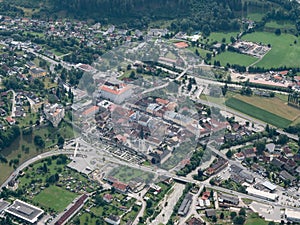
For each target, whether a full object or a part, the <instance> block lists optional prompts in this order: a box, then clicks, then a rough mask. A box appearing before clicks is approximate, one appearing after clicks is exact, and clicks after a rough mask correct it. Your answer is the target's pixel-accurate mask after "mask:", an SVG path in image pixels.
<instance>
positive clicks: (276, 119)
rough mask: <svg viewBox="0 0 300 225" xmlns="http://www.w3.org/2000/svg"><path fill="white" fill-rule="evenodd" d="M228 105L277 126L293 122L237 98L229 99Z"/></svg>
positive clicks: (285, 125) (281, 126)
mask: <svg viewBox="0 0 300 225" xmlns="http://www.w3.org/2000/svg"><path fill="white" fill-rule="evenodd" d="M226 105H227V106H228V107H230V108H233V109H236V110H238V111H240V112H242V113H245V114H247V115H249V116H252V117H254V118H257V119H259V120H261V121H264V122H266V123H269V124H272V125H274V126H276V127H280V128H283V127H287V126H288V125H289V124H290V123H291V121H290V120H287V119H285V118H283V117H280V116H277V115H275V114H273V113H271V112H268V111H266V110H264V109H260V108H258V107H256V106H253V105H250V104H248V103H246V102H244V101H241V100H239V99H236V98H230V99H228V100H227V101H226Z"/></svg>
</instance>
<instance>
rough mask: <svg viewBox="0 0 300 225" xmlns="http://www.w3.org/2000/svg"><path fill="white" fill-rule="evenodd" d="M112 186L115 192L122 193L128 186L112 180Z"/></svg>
mask: <svg viewBox="0 0 300 225" xmlns="http://www.w3.org/2000/svg"><path fill="white" fill-rule="evenodd" d="M112 186H113V187H114V188H115V190H116V191H117V192H119V193H122V194H125V193H126V192H127V191H128V188H129V187H128V185H127V184H124V183H121V182H119V181H116V182H114V183H113V185H112Z"/></svg>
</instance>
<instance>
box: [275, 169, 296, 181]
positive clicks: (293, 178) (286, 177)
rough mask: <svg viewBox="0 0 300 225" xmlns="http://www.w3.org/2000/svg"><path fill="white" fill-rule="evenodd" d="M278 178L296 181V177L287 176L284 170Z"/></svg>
mask: <svg viewBox="0 0 300 225" xmlns="http://www.w3.org/2000/svg"><path fill="white" fill-rule="evenodd" d="M279 176H281V177H282V178H283V179H286V180H290V181H294V180H296V177H294V176H292V175H291V174H289V173H288V172H287V171H286V170H283V171H281V172H280V174H279Z"/></svg>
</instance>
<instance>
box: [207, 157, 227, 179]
mask: <svg viewBox="0 0 300 225" xmlns="http://www.w3.org/2000/svg"><path fill="white" fill-rule="evenodd" d="M227 165H228V161H227V160H225V159H223V158H221V159H219V160H218V161H217V162H216V163H214V164H213V165H211V166H210V167H209V168H208V169H207V170H206V171H205V173H206V174H207V175H209V176H211V175H213V174H215V173H218V172H220V171H221V170H222V169H224V168H225V167H226V166H227Z"/></svg>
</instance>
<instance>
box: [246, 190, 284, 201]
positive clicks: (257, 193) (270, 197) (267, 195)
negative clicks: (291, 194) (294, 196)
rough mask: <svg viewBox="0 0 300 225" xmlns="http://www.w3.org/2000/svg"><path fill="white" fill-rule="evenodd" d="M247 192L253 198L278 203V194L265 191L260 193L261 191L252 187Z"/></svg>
mask: <svg viewBox="0 0 300 225" xmlns="http://www.w3.org/2000/svg"><path fill="white" fill-rule="evenodd" d="M246 191H247V192H248V194H249V195H253V196H255V197H258V198H262V199H267V200H271V201H276V200H277V199H278V195H277V194H273V193H269V192H265V191H260V190H257V189H255V188H252V187H248V188H247V189H246Z"/></svg>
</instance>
